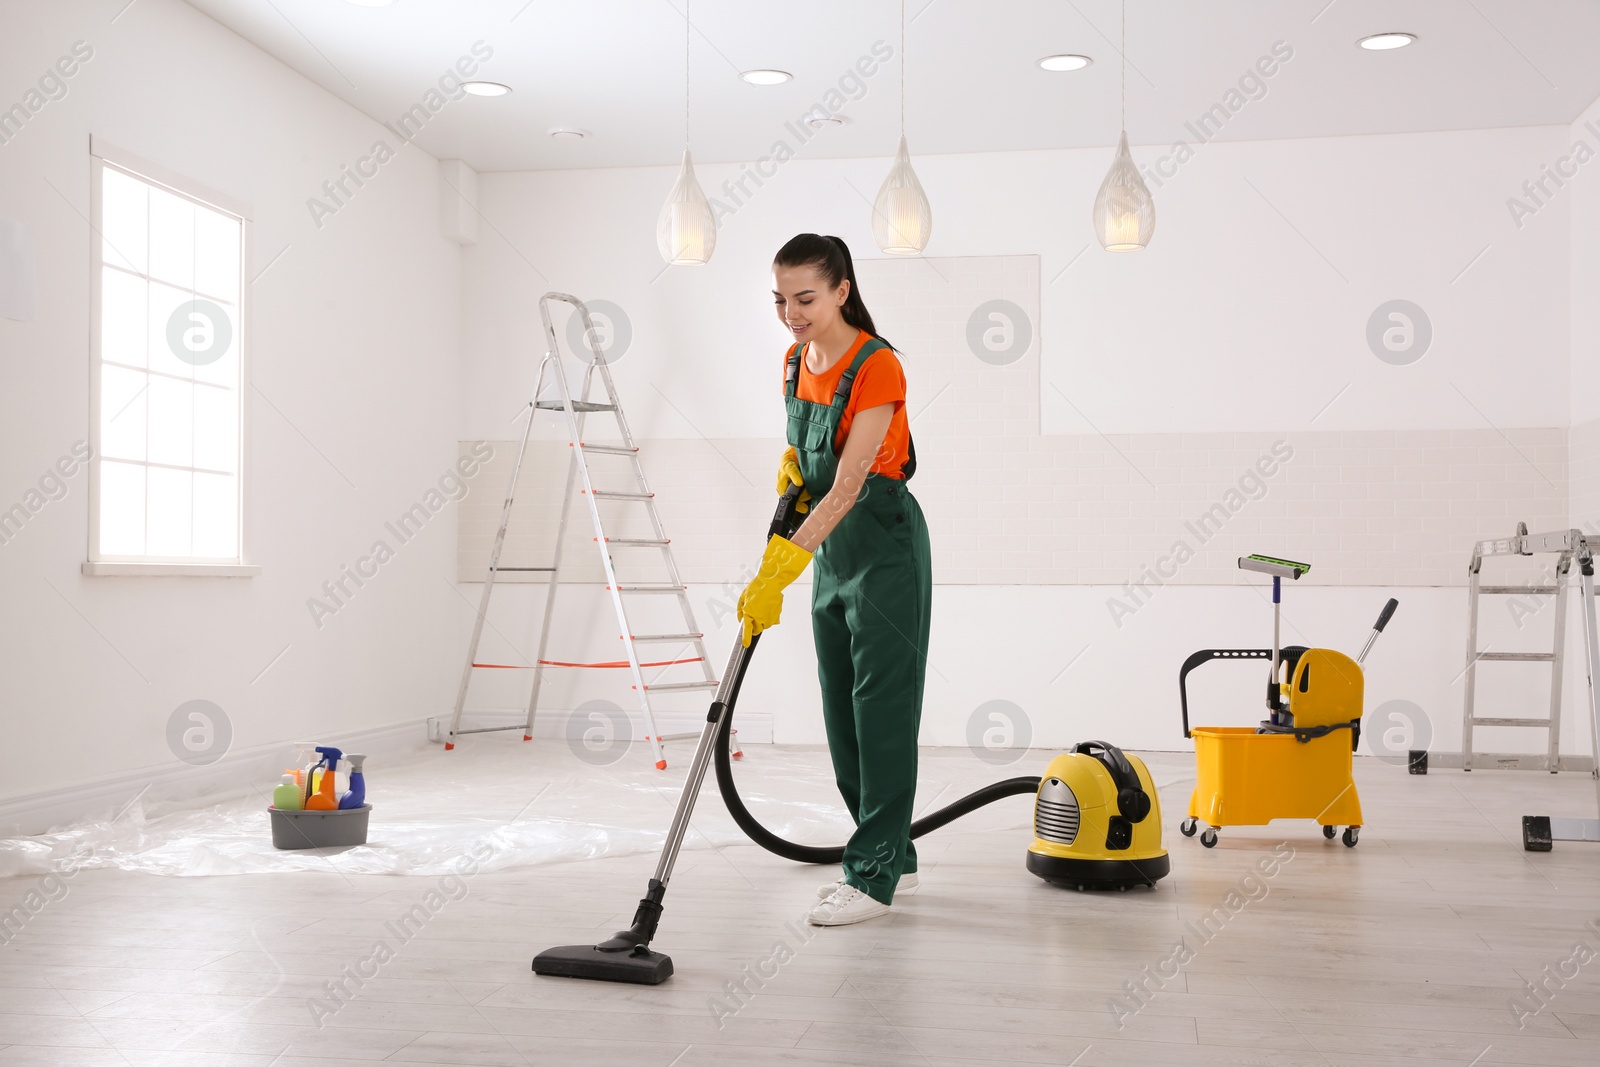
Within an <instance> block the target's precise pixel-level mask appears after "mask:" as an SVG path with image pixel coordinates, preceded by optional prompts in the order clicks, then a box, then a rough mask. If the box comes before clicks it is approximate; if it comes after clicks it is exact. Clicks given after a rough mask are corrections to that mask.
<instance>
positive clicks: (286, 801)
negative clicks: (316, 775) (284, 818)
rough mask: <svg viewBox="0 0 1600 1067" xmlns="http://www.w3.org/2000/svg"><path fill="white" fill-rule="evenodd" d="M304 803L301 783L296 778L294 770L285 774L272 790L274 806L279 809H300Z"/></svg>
mask: <svg viewBox="0 0 1600 1067" xmlns="http://www.w3.org/2000/svg"><path fill="white" fill-rule="evenodd" d="M303 804H304V798H303V797H302V796H301V795H300V785H299V783H298V782H296V781H295V780H294V774H293V772H290V773H288V774H285V775H284V776H283V781H281V782H279V783H278V784H277V786H275V787H274V788H273V790H272V806H273V807H275V808H277V809H278V810H279V811H299V810H300V809H301V807H302V806H303Z"/></svg>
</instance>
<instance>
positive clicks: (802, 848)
mask: <svg viewBox="0 0 1600 1067" xmlns="http://www.w3.org/2000/svg"><path fill="white" fill-rule="evenodd" d="M799 495H800V490H799V487H798V486H791V487H790V488H789V491H788V492H786V493H785V494H784V495H783V499H781V500H780V501H779V502H778V510H777V513H776V514H775V515H774V516H773V519H772V526H771V528H770V529H769V530H768V535H769V536H771V535H772V534H782V535H783V536H785V537H787V536H789V535H790V534H792V533H793V532H794V530H795V528H796V527H797V526H798V525H799V516H798V515H797V514H796V512H795V502H796V499H797V498H798V497H799ZM756 640H759V635H758V636H757V639H756ZM755 645H756V641H755V640H752V641H751V642H750V645H749V646H748V647H746V648H743V649H741V650H740V652H739V655H738V657H737V659H736V662H735V663H734V666H733V672H734V673H733V684H732V685H731V686H730V687H729V688H728V698H727V710H726V711H724V712H723V714H722V728H721V729H719V730H718V731H717V739H716V746H715V749H714V752H713V755H714V758H715V760H716V767H717V788H718V789H719V790H720V791H721V792H722V799H723V801H724V802H725V803H726V804H727V805H728V813H729V814H730V815H732V816H733V821H734V822H736V823H738V824H739V829H741V830H743V831H744V832H745V833H746V834H747V835H748V836H749V838H750V840H752V841H754V842H755V843H756V844H758V845H760V846H761V847H762V848H764V849H766V850H767V851H768V852H771V853H774V854H775V855H779V856H782V857H783V858H784V859H786V860H793V861H795V862H796V863H828V864H833V863H839V862H841V861H842V860H843V859H844V846H843V845H834V846H830V847H820V846H817V845H801V844H796V843H795V842H793V841H786V840H784V839H783V838H781V837H779V836H778V835H777V834H775V833H773V832H772V831H771V830H768V829H767V828H766V827H765V826H762V825H761V824H760V823H759V822H757V821H756V817H755V816H754V815H752V814H750V809H749V808H747V807H745V806H744V800H743V799H742V798H741V797H740V796H739V789H738V787H737V786H736V785H734V782H733V764H732V760H731V759H730V758H729V755H728V741H729V737H730V732H731V731H732V729H733V709H734V707H735V706H736V705H737V704H738V702H739V686H740V685H742V684H743V683H744V672H745V667H746V666H748V665H749V663H750V654H751V653H752V652H754V651H755ZM1038 791H1039V776H1038V775H1025V776H1023V777H1020V778H1007V779H1006V780H1005V781H1003V782H995V783H994V784H993V785H986V786H984V787H983V788H982V789H979V790H977V791H976V792H973V793H968V794H967V795H966V796H964V797H962V798H961V799H960V800H957V801H956V802H955V803H953V804H947V805H945V806H944V807H942V808H940V809H939V810H938V811H936V812H934V813H932V814H931V815H924V816H923V817H922V818H920V819H917V820H916V821H914V822H913V823H912V824H911V836H912V837H913V838H916V837H921V836H922V835H923V834H926V833H928V832H930V831H932V830H937V829H939V827H941V826H944V825H945V824H947V823H951V822H954V821H955V820H957V819H959V818H961V817H962V816H963V815H968V814H970V813H972V812H974V811H977V810H978V809H979V808H981V807H983V806H984V805H986V804H993V803H994V802H995V801H997V800H1001V799H1004V798H1005V797H1014V796H1019V795H1021V794H1023V793H1037V792H1038Z"/></svg>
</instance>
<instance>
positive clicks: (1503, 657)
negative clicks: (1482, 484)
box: [1461, 522, 1600, 800]
mask: <svg viewBox="0 0 1600 1067" xmlns="http://www.w3.org/2000/svg"><path fill="white" fill-rule="evenodd" d="M1538 553H1552V554H1554V555H1555V557H1556V559H1555V564H1554V569H1553V572H1551V571H1550V570H1549V569H1548V568H1547V571H1546V573H1548V574H1550V575H1551V580H1550V581H1549V582H1548V583H1547V584H1535V585H1484V584H1482V581H1481V578H1482V575H1481V569H1482V566H1483V561H1484V559H1485V558H1487V557H1490V556H1532V555H1535V554H1538ZM1574 562H1577V564H1578V570H1579V587H1580V590H1581V592H1582V597H1583V605H1582V608H1583V621H1584V643H1585V651H1586V655H1587V661H1588V671H1589V700H1588V705H1589V714H1590V723H1591V726H1592V727H1593V728H1594V732H1595V736H1594V742H1595V749H1594V751H1595V756H1596V773H1597V775H1600V720H1596V718H1595V675H1596V673H1597V671H1600V651H1597V648H1596V644H1595V641H1596V634H1595V611H1594V555H1593V552H1592V550H1591V546H1590V544H1589V541H1588V539H1587V538H1586V537H1585V535H1584V533H1583V531H1582V530H1557V531H1555V532H1553V533H1540V534H1530V533H1528V526H1527V523H1521V522H1519V523H1517V532H1516V534H1515V535H1514V536H1512V537H1507V538H1501V539H1499V540H1491V541H1479V542H1477V543H1476V544H1474V545H1473V546H1472V562H1471V563H1470V564H1468V569H1467V575H1468V580H1467V620H1468V621H1467V669H1466V693H1465V702H1466V703H1465V708H1464V711H1463V714H1462V726H1461V730H1462V733H1461V760H1462V764H1461V765H1462V768H1463V769H1464V770H1468V771H1470V770H1472V767H1473V759H1474V754H1473V749H1472V731H1473V729H1474V728H1475V727H1478V726H1521V727H1530V728H1534V729H1540V730H1546V731H1548V742H1547V748H1546V755H1545V769H1547V770H1548V771H1549V772H1550V773H1551V774H1554V773H1556V772H1557V771H1558V770H1560V769H1561V751H1560V749H1561V689H1562V680H1563V669H1562V667H1563V662H1564V656H1565V650H1566V640H1567V590H1568V588H1569V582H1568V580H1567V579H1568V576H1569V574H1570V572H1571V570H1572V564H1573V563H1574ZM1486 595H1487V596H1551V595H1554V596H1555V627H1554V629H1555V634H1554V640H1553V643H1552V648H1551V650H1550V651H1549V652H1491V651H1489V650H1488V649H1482V648H1479V647H1478V602H1479V597H1480V596H1486ZM1519 661H1520V662H1534V663H1548V664H1550V709H1549V713H1548V714H1547V716H1546V717H1545V718H1542V719H1536V718H1515V717H1499V716H1480V715H1477V714H1476V713H1475V708H1476V700H1477V677H1478V664H1480V663H1494V662H1519ZM1596 783H1597V794H1596V797H1597V800H1600V776H1597V777H1596Z"/></svg>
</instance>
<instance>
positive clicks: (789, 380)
mask: <svg viewBox="0 0 1600 1067" xmlns="http://www.w3.org/2000/svg"><path fill="white" fill-rule="evenodd" d="M804 356H805V346H804V345H803V344H801V343H800V342H799V341H796V342H795V343H794V345H793V347H791V348H790V349H789V355H788V362H787V365H786V366H785V367H784V370H783V395H784V396H794V392H795V389H796V388H798V386H799V381H800V360H801V359H802V358H804Z"/></svg>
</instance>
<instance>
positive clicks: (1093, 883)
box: [1028, 741, 1171, 890]
mask: <svg viewBox="0 0 1600 1067" xmlns="http://www.w3.org/2000/svg"><path fill="white" fill-rule="evenodd" d="M1033 837H1034V841H1033V844H1032V845H1030V846H1029V847H1028V870H1030V871H1032V872H1033V873H1034V874H1036V875H1038V876H1039V877H1040V878H1043V879H1044V880H1045V881H1047V882H1054V883H1056V884H1058V885H1067V886H1072V887H1073V888H1075V889H1118V890H1125V889H1131V888H1133V887H1134V886H1139V885H1143V886H1149V887H1151V888H1152V889H1153V888H1155V884H1156V879H1158V878H1162V877H1165V876H1166V874H1167V872H1168V871H1169V870H1170V868H1171V863H1170V861H1169V860H1168V859H1167V853H1166V851H1165V850H1164V849H1162V847H1161V802H1160V801H1159V800H1158V799H1157V798H1156V787H1155V783H1154V782H1152V781H1151V780H1150V771H1149V770H1148V769H1147V768H1146V767H1145V765H1144V761H1143V760H1141V759H1140V758H1139V757H1138V756H1129V755H1127V754H1125V753H1124V752H1123V751H1122V750H1121V749H1120V748H1118V747H1117V746H1115V745H1108V744H1106V743H1105V742H1104V741H1084V742H1081V743H1079V744H1077V745H1074V746H1073V748H1072V751H1071V752H1066V753H1063V754H1062V755H1059V756H1057V757H1056V758H1055V759H1053V760H1051V761H1050V766H1049V767H1046V768H1045V772H1044V777H1043V779H1042V780H1041V782H1040V784H1039V793H1038V797H1037V798H1036V799H1035V801H1034V807H1033Z"/></svg>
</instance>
